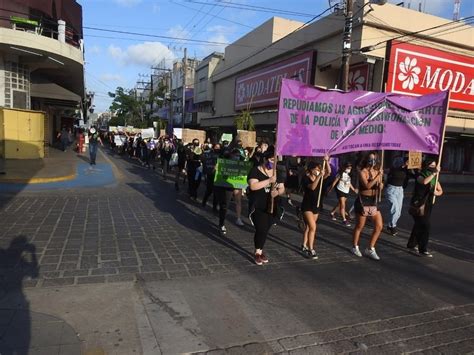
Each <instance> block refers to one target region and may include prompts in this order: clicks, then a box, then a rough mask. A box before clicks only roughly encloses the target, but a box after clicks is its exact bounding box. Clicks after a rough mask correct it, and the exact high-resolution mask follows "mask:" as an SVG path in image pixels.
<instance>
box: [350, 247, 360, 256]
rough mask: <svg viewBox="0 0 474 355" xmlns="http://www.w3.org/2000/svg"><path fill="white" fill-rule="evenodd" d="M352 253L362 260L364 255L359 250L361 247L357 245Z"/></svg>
mask: <svg viewBox="0 0 474 355" xmlns="http://www.w3.org/2000/svg"><path fill="white" fill-rule="evenodd" d="M351 253H352V254H354V255H355V256H358V257H359V258H362V253H361V252H360V250H359V246H358V245H356V246H355V247H353V248H352V249H351Z"/></svg>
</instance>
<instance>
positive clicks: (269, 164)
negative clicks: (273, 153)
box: [265, 161, 273, 170]
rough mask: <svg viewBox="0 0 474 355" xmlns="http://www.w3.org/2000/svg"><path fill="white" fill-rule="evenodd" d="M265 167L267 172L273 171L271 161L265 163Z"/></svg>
mask: <svg viewBox="0 0 474 355" xmlns="http://www.w3.org/2000/svg"><path fill="white" fill-rule="evenodd" d="M265 167H266V168H267V169H268V170H270V169H273V163H272V162H271V161H267V162H266V163H265Z"/></svg>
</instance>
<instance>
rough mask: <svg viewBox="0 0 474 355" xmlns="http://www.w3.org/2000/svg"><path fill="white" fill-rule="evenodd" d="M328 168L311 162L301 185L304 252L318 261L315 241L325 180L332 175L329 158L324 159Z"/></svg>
mask: <svg viewBox="0 0 474 355" xmlns="http://www.w3.org/2000/svg"><path fill="white" fill-rule="evenodd" d="M324 160H325V164H324V165H325V166H326V168H325V169H324V170H323V169H322V167H321V164H320V163H316V162H314V161H311V162H309V163H308V168H307V170H306V176H304V177H303V180H302V181H301V185H302V186H303V191H304V194H303V202H302V203H301V211H302V212H303V218H304V221H305V224H306V228H305V230H304V234H303V245H302V251H303V253H304V254H305V256H307V257H308V258H312V259H317V258H318V255H317V254H316V251H315V250H314V241H315V239H316V223H317V222H318V217H319V212H320V211H321V206H322V196H320V194H322V189H321V184H322V183H323V180H324V179H326V178H328V177H329V176H330V175H331V166H330V165H329V163H328V160H329V157H328V156H326V157H324ZM318 201H319V203H318Z"/></svg>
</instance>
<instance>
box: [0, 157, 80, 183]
mask: <svg viewBox="0 0 474 355" xmlns="http://www.w3.org/2000/svg"><path fill="white" fill-rule="evenodd" d="M80 159H82V160H84V161H88V158H87V156H86V155H84V154H83V155H82V156H79V155H78V154H77V153H76V152H74V151H73V150H72V149H69V150H67V151H65V152H63V151H61V150H58V149H55V148H51V149H50V153H49V156H48V157H47V158H44V159H7V160H0V172H2V174H0V183H14V184H41V183H50V182H57V181H66V180H72V179H74V178H75V177H76V173H77V172H76V166H77V162H78V161H80Z"/></svg>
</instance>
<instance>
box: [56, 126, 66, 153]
mask: <svg viewBox="0 0 474 355" xmlns="http://www.w3.org/2000/svg"><path fill="white" fill-rule="evenodd" d="M56 138H57V139H59V141H60V142H61V150H62V151H63V152H65V151H66V149H67V146H68V145H69V131H68V130H67V128H66V126H63V128H62V130H61V132H59V133H58V135H57V137H56Z"/></svg>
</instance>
